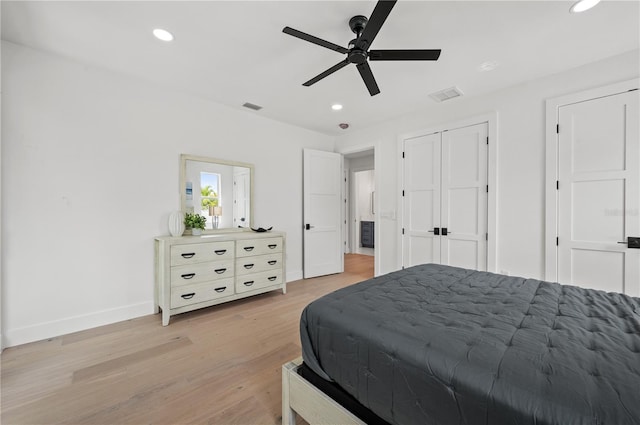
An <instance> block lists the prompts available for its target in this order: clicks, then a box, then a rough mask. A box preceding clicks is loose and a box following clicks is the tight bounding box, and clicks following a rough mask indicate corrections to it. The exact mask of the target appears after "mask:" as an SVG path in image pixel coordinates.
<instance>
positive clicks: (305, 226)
mask: <svg viewBox="0 0 640 425" xmlns="http://www.w3.org/2000/svg"><path fill="white" fill-rule="evenodd" d="M314 227H315V226H312V225H310V224H309V223H307V224H305V225H304V228H305V229H307V230H311V229H313V228H314Z"/></svg>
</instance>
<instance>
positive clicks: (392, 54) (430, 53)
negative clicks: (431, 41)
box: [369, 49, 440, 61]
mask: <svg viewBox="0 0 640 425" xmlns="http://www.w3.org/2000/svg"><path fill="white" fill-rule="evenodd" d="M439 57H440V49H433V50H369V60H372V61H437V60H438V58H439Z"/></svg>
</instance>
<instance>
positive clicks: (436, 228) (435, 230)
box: [427, 227, 440, 235]
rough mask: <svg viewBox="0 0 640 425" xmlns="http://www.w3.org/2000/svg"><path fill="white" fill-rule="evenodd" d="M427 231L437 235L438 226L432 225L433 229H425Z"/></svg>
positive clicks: (438, 231) (438, 232)
mask: <svg viewBox="0 0 640 425" xmlns="http://www.w3.org/2000/svg"><path fill="white" fill-rule="evenodd" d="M427 232H429V233H433V234H434V235H439V234H440V228H439V227H434V228H433V230H427Z"/></svg>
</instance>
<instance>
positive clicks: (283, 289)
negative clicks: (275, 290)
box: [282, 285, 287, 295]
mask: <svg viewBox="0 0 640 425" xmlns="http://www.w3.org/2000/svg"><path fill="white" fill-rule="evenodd" d="M286 293H287V285H284V286H283V287H282V295H284V294H286Z"/></svg>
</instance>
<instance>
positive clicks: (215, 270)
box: [155, 232, 287, 326]
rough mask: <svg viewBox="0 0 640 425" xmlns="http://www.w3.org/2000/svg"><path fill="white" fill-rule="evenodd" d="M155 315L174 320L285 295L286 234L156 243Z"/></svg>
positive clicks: (226, 235) (164, 320) (164, 322)
mask: <svg viewBox="0 0 640 425" xmlns="http://www.w3.org/2000/svg"><path fill="white" fill-rule="evenodd" d="M155 255H156V264H155V268H156V272H155V274H156V296H155V312H156V313H158V311H159V309H161V310H162V325H163V326H167V325H168V324H169V318H170V317H171V316H173V315H175V314H180V313H184V312H185V311H191V310H195V309H199V308H203V307H209V306H212V305H215V304H221V303H225V302H227V301H233V300H237V299H239V298H244V297H249V296H252V295H257V294H261V293H263V292H268V291H273V290H276V289H282V293H283V294H285V293H286V291H287V286H286V285H287V283H286V279H285V234H284V233H282V232H265V233H256V232H230V233H216V234H211V235H202V236H179V237H171V236H162V237H157V238H156V239H155Z"/></svg>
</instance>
